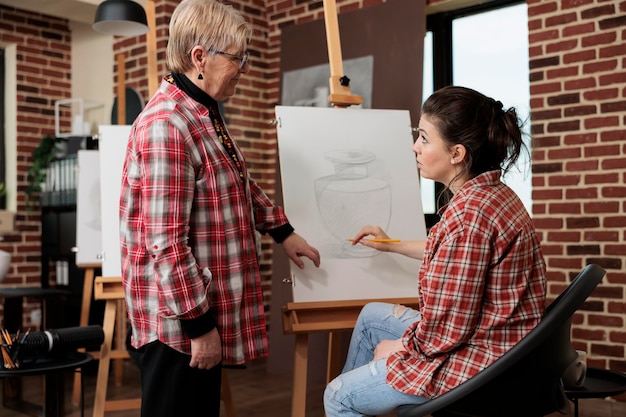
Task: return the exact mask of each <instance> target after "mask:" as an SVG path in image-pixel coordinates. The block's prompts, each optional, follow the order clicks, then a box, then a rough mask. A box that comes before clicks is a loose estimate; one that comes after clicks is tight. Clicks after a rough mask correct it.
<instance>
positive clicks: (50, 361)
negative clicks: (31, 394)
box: [0, 352, 93, 417]
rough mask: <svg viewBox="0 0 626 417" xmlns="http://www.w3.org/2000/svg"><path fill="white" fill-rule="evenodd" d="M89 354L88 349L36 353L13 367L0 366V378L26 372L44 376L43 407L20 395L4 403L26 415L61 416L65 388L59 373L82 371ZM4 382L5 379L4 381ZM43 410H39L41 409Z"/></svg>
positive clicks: (81, 405)
mask: <svg viewBox="0 0 626 417" xmlns="http://www.w3.org/2000/svg"><path fill="white" fill-rule="evenodd" d="M92 359H93V358H92V357H91V355H89V354H88V353H82V352H67V353H63V354H59V355H55V356H49V357H39V358H37V359H36V360H33V361H32V362H29V361H28V360H25V361H23V363H22V364H21V366H20V367H19V368H16V369H0V379H10V378H15V377H22V376H28V375H43V376H44V387H45V388H44V390H45V393H44V396H45V398H44V403H43V410H41V408H40V407H38V406H36V405H35V404H31V403H28V402H26V401H24V400H22V399H21V398H16V399H13V400H11V401H9V402H5V404H4V406H5V407H7V408H11V409H14V410H18V411H23V412H26V413H28V414H30V415H35V416H42V417H61V416H63V415H64V409H65V389H64V377H63V374H64V372H66V371H69V370H74V369H78V370H79V372H81V374H82V368H83V366H84V365H85V364H87V363H89V362H90V361H91V360H92ZM5 382H6V381H5ZM82 387H83V384H82V378H81V400H80V415H81V417H84V414H85V401H84V392H83V391H84V390H83V389H82ZM42 411H43V412H42Z"/></svg>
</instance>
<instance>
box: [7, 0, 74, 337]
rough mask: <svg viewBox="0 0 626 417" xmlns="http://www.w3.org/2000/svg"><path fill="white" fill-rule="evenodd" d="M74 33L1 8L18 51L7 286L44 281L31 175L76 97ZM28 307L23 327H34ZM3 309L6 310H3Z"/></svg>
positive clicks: (49, 20) (58, 23) (46, 19)
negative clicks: (60, 109)
mask: <svg viewBox="0 0 626 417" xmlns="http://www.w3.org/2000/svg"><path fill="white" fill-rule="evenodd" d="M70 41H71V38H70V31H69V27H68V22H67V21H66V20H62V19H57V18H54V17H50V16H43V15H39V14H36V13H30V12H24V11H20V10H15V9H13V8H10V7H5V6H0V42H1V43H2V44H3V45H4V46H6V45H10V44H15V45H16V48H17V86H16V90H17V170H18V180H17V184H18V192H19V194H18V207H17V213H16V222H15V223H16V233H12V234H9V235H5V236H3V240H2V241H0V249H2V250H5V251H7V252H9V253H10V254H11V270H10V272H9V275H8V277H7V279H6V280H5V281H4V282H3V284H7V285H27V286H38V285H39V284H40V277H41V265H40V262H41V243H40V242H41V212H40V211H39V210H38V208H37V207H35V209H34V210H27V209H26V195H25V190H26V187H27V182H26V172H27V170H28V167H29V166H30V164H31V163H32V158H31V156H32V152H33V150H34V149H35V148H36V147H37V146H38V145H39V142H40V140H41V138H42V137H44V136H45V135H48V134H51V135H54V131H55V129H54V102H55V101H56V100H60V99H66V98H70V97H71V78H72V77H71V74H70V67H71V64H70V58H71V55H70V54H71V45H70ZM34 307H35V304H33V305H27V306H26V314H25V318H24V325H25V326H31V325H32V324H31V323H30V316H29V314H28V312H29V311H30V309H31V308H34ZM0 309H1V306H0Z"/></svg>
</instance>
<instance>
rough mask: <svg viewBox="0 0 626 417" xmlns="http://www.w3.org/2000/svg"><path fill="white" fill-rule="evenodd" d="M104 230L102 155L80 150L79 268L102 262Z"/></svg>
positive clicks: (77, 260) (77, 220)
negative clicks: (101, 189) (101, 179)
mask: <svg viewBox="0 0 626 417" xmlns="http://www.w3.org/2000/svg"><path fill="white" fill-rule="evenodd" d="M101 229H102V216H101V214H100V153H99V152H98V151H97V150H85V149H83V150H79V151H78V184H77V201H76V248H77V252H76V265H78V266H82V265H94V264H99V263H100V262H101V257H102V230H101Z"/></svg>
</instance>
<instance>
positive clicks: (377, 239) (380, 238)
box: [348, 226, 426, 260]
mask: <svg viewBox="0 0 626 417" xmlns="http://www.w3.org/2000/svg"><path fill="white" fill-rule="evenodd" d="M348 240H349V241H351V242H352V244H353V245H357V244H359V245H364V246H368V247H370V248H373V249H376V250H379V251H381V252H392V253H397V254H400V255H404V256H407V257H409V258H413V259H420V260H421V259H424V249H425V247H426V241H425V240H400V239H392V238H390V237H389V236H388V235H387V233H385V231H384V230H383V229H382V228H381V227H380V226H365V227H363V228H362V229H361V230H359V232H358V233H357V234H356V235H355V236H354V237H353V238H352V239H348Z"/></svg>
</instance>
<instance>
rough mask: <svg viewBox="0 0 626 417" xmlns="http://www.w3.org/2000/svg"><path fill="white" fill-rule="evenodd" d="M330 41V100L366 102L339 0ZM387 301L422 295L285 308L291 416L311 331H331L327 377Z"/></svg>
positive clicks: (301, 396)
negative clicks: (366, 312) (369, 315)
mask: <svg viewBox="0 0 626 417" xmlns="http://www.w3.org/2000/svg"><path fill="white" fill-rule="evenodd" d="M324 19H325V24H326V41H327V45H328V58H329V63H330V72H331V77H330V79H329V82H330V95H329V97H328V102H329V103H330V104H331V105H332V106H333V107H340V108H346V107H349V106H351V105H358V104H361V103H362V101H363V100H362V97H360V96H358V95H353V94H352V93H351V92H350V80H349V78H348V77H346V76H345V75H344V74H343V65H342V58H341V44H340V40H339V24H338V19H337V7H336V4H335V0H324ZM375 301H380V302H387V303H392V304H402V305H406V306H408V307H412V308H417V307H418V299H417V298H416V297H411V298H393V299H369V300H346V301H319V302H300V303H297V302H293V303H288V304H287V305H286V306H284V307H283V308H282V318H283V331H284V333H286V334H294V335H295V336H296V342H295V354H294V370H293V393H292V402H291V417H305V413H306V389H307V388H306V387H307V367H308V335H309V333H325V332H328V337H329V338H328V360H327V367H326V380H327V382H328V381H330V380H331V379H332V378H334V377H335V376H337V375H338V374H339V372H340V366H341V361H340V358H339V356H340V353H341V349H340V348H341V343H340V342H341V340H340V336H341V332H343V331H346V330H351V329H353V328H354V324H355V323H356V319H357V317H358V315H359V312H360V311H361V309H362V308H363V306H364V305H365V304H367V303H370V302H375Z"/></svg>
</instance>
